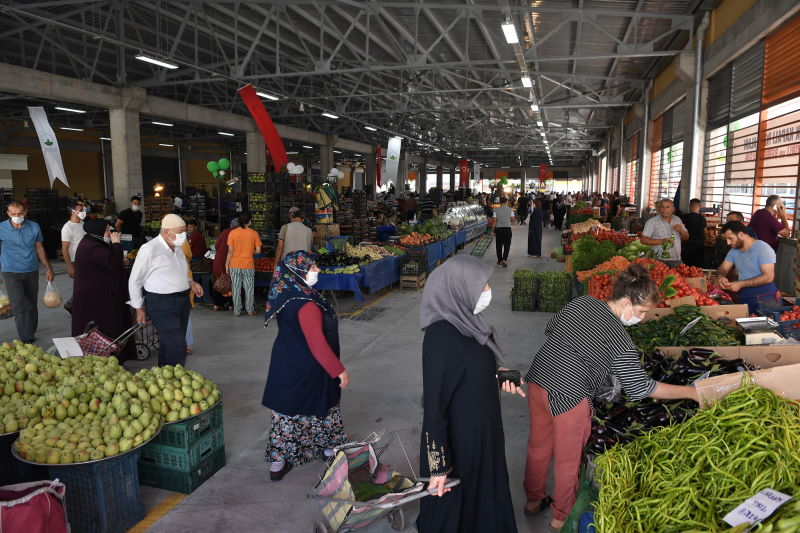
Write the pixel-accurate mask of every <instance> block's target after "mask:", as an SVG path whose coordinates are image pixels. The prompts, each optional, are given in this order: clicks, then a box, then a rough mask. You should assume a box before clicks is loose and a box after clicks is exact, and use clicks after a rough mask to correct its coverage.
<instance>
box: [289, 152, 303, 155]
mask: <svg viewBox="0 0 800 533" xmlns="http://www.w3.org/2000/svg"><path fill="white" fill-rule="evenodd" d="M299 153H300V152H286V155H297V154H299Z"/></svg>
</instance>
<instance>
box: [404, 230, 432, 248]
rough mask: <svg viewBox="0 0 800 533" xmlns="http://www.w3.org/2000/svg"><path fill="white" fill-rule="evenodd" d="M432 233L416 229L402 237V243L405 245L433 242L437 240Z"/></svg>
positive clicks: (422, 244)
mask: <svg viewBox="0 0 800 533" xmlns="http://www.w3.org/2000/svg"><path fill="white" fill-rule="evenodd" d="M435 241H436V239H434V238H433V237H432V236H431V235H428V234H427V233H426V234H422V233H417V232H416V231H413V232H411V233H410V234H409V235H406V236H405V237H403V238H401V239H400V244H402V245H403V246H425V245H427V244H431V243H433V242H435Z"/></svg>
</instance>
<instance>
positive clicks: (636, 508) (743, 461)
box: [594, 384, 800, 533]
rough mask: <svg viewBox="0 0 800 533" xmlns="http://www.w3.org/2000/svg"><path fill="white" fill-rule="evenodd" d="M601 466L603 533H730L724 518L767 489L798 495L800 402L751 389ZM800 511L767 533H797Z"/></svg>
mask: <svg viewBox="0 0 800 533" xmlns="http://www.w3.org/2000/svg"><path fill="white" fill-rule="evenodd" d="M596 465H597V469H596V479H597V481H598V482H599V484H600V496H599V501H598V502H597V503H596V504H595V514H594V524H595V527H596V529H597V533H634V532H636V533H639V532H642V533H645V532H648V533H649V532H664V533H673V532H675V533H680V532H687V531H692V530H695V531H702V532H717V531H725V530H728V529H729V528H728V526H727V525H726V524H725V523H724V522H723V521H722V517H724V516H725V515H726V514H727V513H728V512H730V511H731V510H733V509H734V508H735V507H736V506H737V505H739V504H741V503H742V502H744V501H745V500H747V499H748V498H750V497H751V496H753V495H755V494H756V493H758V492H759V491H760V490H762V489H765V488H772V489H775V490H778V491H781V492H785V493H788V494H794V493H795V491H796V489H797V487H798V486H799V485H800V404H798V403H797V402H796V401H793V400H788V399H785V398H781V397H779V396H777V395H776V394H775V393H773V392H771V391H770V390H768V389H764V388H761V387H757V386H754V385H750V384H745V385H744V386H743V387H742V388H740V389H738V390H736V391H734V392H732V393H731V394H730V395H728V396H727V397H725V398H724V399H722V400H720V401H719V402H717V403H716V404H715V405H714V406H712V407H711V408H709V409H705V410H702V411H699V412H698V413H697V414H696V415H695V416H694V417H693V418H691V419H690V420H688V421H686V422H684V423H682V424H676V425H674V426H670V427H666V428H662V429H658V430H655V431H652V432H650V433H647V434H645V435H643V436H642V437H639V438H637V439H635V440H633V441H631V442H630V443H628V444H625V445H621V446H615V447H614V448H612V449H610V450H608V451H607V452H606V453H605V454H603V455H602V456H600V457H599V458H598V459H597V463H596ZM782 513H786V515H787V517H788V518H782V517H781V514H782ZM796 513H797V511H796V510H795V507H794V505H789V506H787V509H785V510H782V509H781V510H779V511H778V513H776V516H775V517H774V519H773V520H771V521H770V524H768V525H765V526H763V527H762V529H761V530H760V531H781V530H783V531H797V525H796V524H797V522H796V518H795V517H796V516H797V514H796ZM781 520H784V522H781ZM779 524H780V528H781V529H777V528H778V527H779ZM768 528H769V529H768ZM739 531H741V529H739Z"/></svg>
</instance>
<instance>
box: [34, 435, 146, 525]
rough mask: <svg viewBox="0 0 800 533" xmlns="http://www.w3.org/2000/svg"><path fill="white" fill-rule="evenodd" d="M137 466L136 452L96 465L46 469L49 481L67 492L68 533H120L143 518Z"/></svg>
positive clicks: (137, 454)
mask: <svg viewBox="0 0 800 533" xmlns="http://www.w3.org/2000/svg"><path fill="white" fill-rule="evenodd" d="M138 462H139V451H138V450H137V451H133V452H131V453H127V454H125V455H120V456H119V457H114V458H111V459H107V460H105V461H100V462H98V463H88V464H83V465H72V466H51V467H49V468H48V470H49V474H50V479H59V480H60V481H61V482H62V483H63V484H64V486H65V487H66V488H67V490H66V496H65V502H66V504H67V518H68V520H69V523H70V528H71V530H72V531H76V532H78V531H80V532H81V533H122V532H125V531H127V530H128V529H130V528H131V527H133V526H134V525H136V524H137V523H138V522H139V521H140V520H142V518H144V515H145V512H144V505H143V504H142V502H141V498H140V497H139V474H138V471H137V467H136V465H137V463H138Z"/></svg>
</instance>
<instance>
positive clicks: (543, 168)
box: [539, 163, 547, 183]
mask: <svg viewBox="0 0 800 533" xmlns="http://www.w3.org/2000/svg"><path fill="white" fill-rule="evenodd" d="M545 181H547V165H545V164H544V163H542V164H541V165H539V183H544V182H545Z"/></svg>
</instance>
